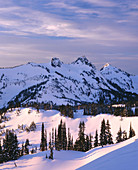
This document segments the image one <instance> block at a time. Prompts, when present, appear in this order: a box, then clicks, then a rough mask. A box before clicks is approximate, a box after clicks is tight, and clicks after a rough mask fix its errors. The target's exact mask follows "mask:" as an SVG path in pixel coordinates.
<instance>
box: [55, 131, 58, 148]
mask: <svg viewBox="0 0 138 170" xmlns="http://www.w3.org/2000/svg"><path fill="white" fill-rule="evenodd" d="M55 150H58V136H57V130H56V128H55Z"/></svg>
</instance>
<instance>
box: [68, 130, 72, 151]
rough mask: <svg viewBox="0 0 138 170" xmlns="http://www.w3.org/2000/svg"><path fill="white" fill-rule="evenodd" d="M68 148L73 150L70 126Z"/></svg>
mask: <svg viewBox="0 0 138 170" xmlns="http://www.w3.org/2000/svg"><path fill="white" fill-rule="evenodd" d="M68 150H71V133H70V128H68Z"/></svg>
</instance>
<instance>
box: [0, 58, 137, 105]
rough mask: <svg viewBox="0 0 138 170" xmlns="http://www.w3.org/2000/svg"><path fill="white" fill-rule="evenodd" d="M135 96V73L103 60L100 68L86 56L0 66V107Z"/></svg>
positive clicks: (118, 98)
mask: <svg viewBox="0 0 138 170" xmlns="http://www.w3.org/2000/svg"><path fill="white" fill-rule="evenodd" d="M131 99H132V100H137V99H138V76H135V75H131V74H128V73H127V72H125V71H122V70H121V69H118V68H116V67H113V66H111V65H110V64H106V65H105V66H104V67H103V68H102V69H101V70H100V71H99V70H96V67H95V66H94V65H93V64H92V63H91V62H89V61H88V59H87V58H86V57H79V58H78V59H77V60H76V61H74V62H72V63H71V64H64V63H63V62H61V61H60V60H59V59H58V58H52V60H51V62H50V63H43V64H36V63H27V64H25V65H20V66H17V67H13V68H1V69H0V108H2V107H4V106H5V107H7V106H8V104H9V103H18V102H20V103H23V104H25V103H31V102H39V103H42V102H44V103H48V102H52V103H53V104H57V105H61V104H75V103H85V102H99V101H104V102H106V103H108V102H110V101H119V100H131Z"/></svg>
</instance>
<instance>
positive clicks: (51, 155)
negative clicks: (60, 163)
mask: <svg viewBox="0 0 138 170" xmlns="http://www.w3.org/2000/svg"><path fill="white" fill-rule="evenodd" d="M49 159H52V160H53V147H51V148H50V156H49Z"/></svg>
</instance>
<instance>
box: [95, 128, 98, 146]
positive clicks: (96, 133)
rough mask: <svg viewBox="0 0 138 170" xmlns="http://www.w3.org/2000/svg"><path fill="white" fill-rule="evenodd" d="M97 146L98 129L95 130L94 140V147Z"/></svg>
mask: <svg viewBox="0 0 138 170" xmlns="http://www.w3.org/2000/svg"><path fill="white" fill-rule="evenodd" d="M97 146H98V131H97V130H96V132H95V140H94V147H97Z"/></svg>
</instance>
